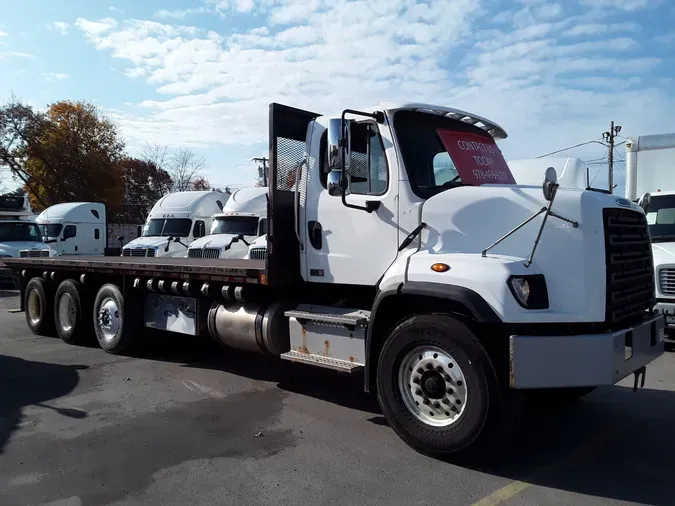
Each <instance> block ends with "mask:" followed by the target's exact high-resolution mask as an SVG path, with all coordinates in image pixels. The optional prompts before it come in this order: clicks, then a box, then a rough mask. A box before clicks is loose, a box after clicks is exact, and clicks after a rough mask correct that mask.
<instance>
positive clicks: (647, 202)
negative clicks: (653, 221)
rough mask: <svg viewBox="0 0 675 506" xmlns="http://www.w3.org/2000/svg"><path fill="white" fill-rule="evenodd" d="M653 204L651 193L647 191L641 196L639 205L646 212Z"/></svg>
mask: <svg viewBox="0 0 675 506" xmlns="http://www.w3.org/2000/svg"><path fill="white" fill-rule="evenodd" d="M651 204H652V195H651V193H645V194H644V195H643V196H642V197H640V201H639V202H638V205H639V206H640V207H641V208H642V209H643V210H644V212H645V213H647V211H649V206H651Z"/></svg>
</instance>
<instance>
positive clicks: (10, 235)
mask: <svg viewBox="0 0 675 506" xmlns="http://www.w3.org/2000/svg"><path fill="white" fill-rule="evenodd" d="M12 241H31V242H42V234H41V233H40V229H39V228H38V226H37V225H36V224H35V223H17V222H10V223H2V222H0V242H12Z"/></svg>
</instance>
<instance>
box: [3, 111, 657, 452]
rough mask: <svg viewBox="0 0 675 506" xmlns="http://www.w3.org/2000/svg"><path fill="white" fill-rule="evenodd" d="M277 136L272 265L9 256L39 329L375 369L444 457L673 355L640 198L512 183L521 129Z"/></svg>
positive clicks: (116, 342) (321, 127) (390, 401)
mask: <svg viewBox="0 0 675 506" xmlns="http://www.w3.org/2000/svg"><path fill="white" fill-rule="evenodd" d="M269 125H270V132H269V138H270V146H269V150H270V152H269V167H270V172H269V174H270V177H269V205H268V211H267V215H268V220H269V221H268V235H267V246H268V247H267V256H266V259H265V260H256V259H246V260H244V259H205V258H142V259H138V258H134V257H115V258H96V257H90V258H79V257H60V258H43V259H42V258H41V259H7V261H6V262H5V264H6V265H7V266H8V267H9V268H11V269H12V271H13V273H14V274H15V276H16V277H17V279H18V280H19V282H20V286H21V293H22V300H23V301H24V303H23V307H24V308H25V311H26V322H27V325H28V326H29V328H30V329H31V330H32V331H33V332H34V333H36V334H48V333H50V332H52V331H53V329H55V331H56V333H58V335H59V336H60V337H61V339H63V340H64V341H65V342H68V343H75V342H78V341H80V340H81V339H84V338H86V336H87V335H88V334H93V335H95V336H96V339H97V340H98V343H99V345H100V346H101V348H103V349H104V350H105V351H107V352H109V353H126V352H127V351H128V350H129V349H130V348H131V347H133V346H134V345H136V344H138V342H139V341H140V340H142V339H143V333H142V332H141V329H142V327H143V326H144V325H145V326H147V327H152V328H155V329H157V328H159V329H164V330H167V331H173V332H181V333H184V334H188V335H191V336H196V335H199V334H202V333H203V334H206V335H209V336H210V337H211V338H213V339H215V340H217V341H219V342H220V343H222V344H224V345H225V346H226V347H230V348H238V349H244V350H249V351H251V352H258V353H264V354H268V355H273V356H276V357H279V358H281V359H284V360H290V361H295V362H300V363H302V364H306V365H308V366H316V367H327V368H332V369H335V370H338V371H342V372H345V373H354V372H360V371H362V372H363V379H364V389H365V390H366V391H368V392H376V393H377V398H378V401H379V404H380V407H381V409H382V412H383V414H384V416H385V417H386V419H387V421H388V423H389V425H390V426H391V427H392V428H393V430H394V431H395V432H396V433H397V434H398V435H399V436H400V437H401V438H402V439H403V440H404V441H405V442H406V443H407V444H409V445H410V446H411V447H413V448H415V449H416V450H418V451H420V452H422V453H425V454H428V455H435V456H449V455H451V454H455V455H456V454H457V453H458V452H461V453H473V452H476V451H479V450H481V449H485V448H491V442H492V441H494V438H495V436H497V435H498V434H499V433H500V432H501V431H502V429H504V428H506V427H508V426H509V424H508V423H507V421H508V420H509V419H510V418H509V416H510V413H511V412H512V408H513V406H514V402H515V401H514V397H520V395H516V394H517V393H518V391H521V392H524V391H531V390H539V391H542V390H546V391H548V392H550V393H551V394H553V393H554V392H560V393H562V394H565V395H583V394H584V393H586V392H588V391H589V390H590V389H592V388H594V387H597V386H599V385H613V384H615V383H616V382H618V381H620V380H622V379H623V378H626V377H627V376H629V375H631V374H634V375H635V382H636V385H637V384H638V379H639V378H640V377H642V379H644V371H645V368H646V366H647V365H648V364H649V363H651V362H652V361H653V360H655V359H656V358H658V357H659V356H660V355H661V354H662V353H663V349H664V348H663V347H664V345H663V326H664V321H663V316H658V315H654V314H653V313H652V312H651V309H652V308H653V306H654V273H653V265H652V251H651V245H650V242H649V233H648V230H647V222H646V219H645V214H644V211H643V210H642V208H640V207H639V206H638V205H636V204H634V203H632V202H630V201H629V200H627V199H624V198H620V197H617V196H615V195H609V194H607V193H603V192H595V191H581V190H568V189H558V185H557V180H556V174H555V170H554V169H550V170H546V176H545V177H544V174H543V172H544V171H543V168H545V167H542V179H543V184H540V185H537V186H517V185H515V184H514V181H513V177H512V175H511V174H510V172H509V170H508V166H507V165H506V162H505V161H504V159H503V157H502V155H501V152H500V150H499V148H498V146H497V144H496V141H497V140H499V139H504V138H506V132H505V131H504V130H503V129H502V128H501V127H500V126H499V125H497V124H496V123H494V122H492V121H490V120H488V119H485V118H483V117H480V116H477V115H475V114H471V113H468V112H464V111H460V110H456V109H451V108H447V107H441V106H434V105H426V104H416V103H411V104H402V105H380V106H377V107H374V108H372V109H368V110H365V111H356V110H351V109H349V110H344V111H343V112H342V114H341V115H338V116H337V117H329V116H322V115H320V114H316V113H312V112H310V111H305V110H300V109H295V108H292V107H288V106H285V105H280V104H271V106H270V121H269ZM439 164H444V165H448V164H452V166H453V169H454V171H449V172H447V175H446V176H445V177H444V178H442V179H439V178H437V177H436V173H437V172H436V170H435V169H436V166H438V165H439ZM453 174H454V175H453ZM62 305H63V307H64V308H65V309H64V311H55V310H54V308H55V307H57V308H58V307H62ZM626 409H627V410H630V408H629V407H627V408H626Z"/></svg>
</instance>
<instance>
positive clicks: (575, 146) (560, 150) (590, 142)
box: [536, 140, 607, 158]
mask: <svg viewBox="0 0 675 506" xmlns="http://www.w3.org/2000/svg"><path fill="white" fill-rule="evenodd" d="M588 144H600V145H601V146H605V147H607V145H606V144H605V143H604V142H601V141H599V140H592V141H587V142H582V143H580V144H575V145H574V146H570V147H568V148H562V149H558V150H557V151H552V152H551V153H546V154H545V155H541V156H537V157H536V158H544V157H546V156H551V155H555V154H557V153H562V152H563V151H569V150H570V149H575V148H580V147H581V146H586V145H588Z"/></svg>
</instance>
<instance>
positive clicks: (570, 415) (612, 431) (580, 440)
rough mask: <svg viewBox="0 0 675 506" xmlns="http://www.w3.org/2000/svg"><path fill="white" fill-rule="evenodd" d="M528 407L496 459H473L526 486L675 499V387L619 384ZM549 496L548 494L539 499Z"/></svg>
mask: <svg viewBox="0 0 675 506" xmlns="http://www.w3.org/2000/svg"><path fill="white" fill-rule="evenodd" d="M525 413H526V416H525V417H524V420H525V423H523V424H522V425H520V426H519V428H518V430H517V431H516V433H515V434H514V437H513V438H512V439H511V440H510V441H509V442H508V444H507V445H505V447H504V448H503V449H502V450H501V452H500V453H499V454H495V455H493V458H492V461H491V462H489V463H487V464H484V465H482V466H471V465H468V466H467V467H470V468H472V469H474V470H476V471H480V472H483V473H488V474H492V475H494V476H499V477H503V478H507V479H509V480H512V481H516V482H522V484H527V485H525V486H526V487H529V485H532V486H536V487H546V488H550V489H555V490H564V491H568V492H572V493H575V494H584V495H590V496H595V497H603V498H607V499H612V500H617V501H627V502H635V503H641V504H653V505H664V506H665V505H671V504H673V498H672V486H671V484H670V482H671V481H672V477H673V476H675V460H674V459H673V455H675V438H674V437H673V436H672V430H673V426H674V424H675V392H672V391H666V390H651V389H648V388H645V389H643V390H638V392H637V393H634V392H633V389H632V388H626V387H621V386H614V387H607V388H601V389H598V390H597V391H596V392H594V393H592V394H590V395H589V396H587V397H585V398H583V399H581V400H579V401H577V402H572V403H569V404H568V405H560V406H542V405H539V406H538V405H536V404H533V405H530V406H529V409H527V410H526V412H525ZM522 484H520V483H519V485H521V487H522ZM516 488H518V487H516ZM529 497H534V496H529ZM537 497H540V496H537ZM514 498H517V495H514ZM513 501H515V502H511V503H510V504H516V503H517V500H516V499H514V500H513ZM558 501H559V502H558V504H564V503H565V500H564V497H560V498H559V499H558ZM498 502H501V501H498ZM547 502H548V496H546V497H545V496H543V495H542V496H541V499H540V503H542V504H543V503H547ZM495 504H496V503H495Z"/></svg>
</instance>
